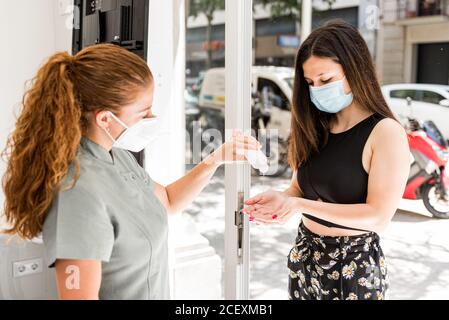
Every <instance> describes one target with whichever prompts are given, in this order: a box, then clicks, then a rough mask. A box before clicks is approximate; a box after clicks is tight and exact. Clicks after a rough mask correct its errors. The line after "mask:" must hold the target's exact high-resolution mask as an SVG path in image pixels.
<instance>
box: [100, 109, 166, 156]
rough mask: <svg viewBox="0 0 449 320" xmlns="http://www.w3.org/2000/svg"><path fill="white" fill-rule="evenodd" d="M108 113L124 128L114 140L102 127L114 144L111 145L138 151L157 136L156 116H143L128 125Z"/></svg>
mask: <svg viewBox="0 0 449 320" xmlns="http://www.w3.org/2000/svg"><path fill="white" fill-rule="evenodd" d="M109 113H110V114H111V116H112V117H113V118H114V119H115V120H116V121H117V122H118V123H120V124H121V125H122V126H123V127H124V128H126V129H125V131H123V133H122V134H121V135H120V136H119V137H118V138H117V140H115V139H114V138H113V137H112V136H111V134H110V133H109V132H108V131H107V130H106V129H104V130H105V132H106V134H107V135H108V136H109V137H110V138H111V139H112V141H114V144H113V145H112V146H113V147H115V148H120V149H125V150H129V151H132V152H140V151H142V150H143V149H144V148H145V147H146V146H147V145H148V144H149V143H150V142H151V141H152V140H154V139H155V138H156V137H157V134H158V131H159V126H158V121H157V119H156V118H145V119H142V120H140V121H139V122H137V123H136V124H135V125H133V126H131V127H128V126H127V125H126V124H125V123H123V121H121V120H120V119H119V118H117V117H116V116H115V115H114V114H113V113H112V112H109Z"/></svg>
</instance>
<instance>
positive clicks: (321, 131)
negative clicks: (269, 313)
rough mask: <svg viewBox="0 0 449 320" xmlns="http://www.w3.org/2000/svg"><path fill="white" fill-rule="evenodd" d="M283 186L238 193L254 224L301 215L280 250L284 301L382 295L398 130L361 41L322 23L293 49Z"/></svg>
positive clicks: (402, 139) (398, 186)
mask: <svg viewBox="0 0 449 320" xmlns="http://www.w3.org/2000/svg"><path fill="white" fill-rule="evenodd" d="M289 162H290V166H291V167H292V169H293V170H294V173H293V177H292V180H291V185H290V187H289V188H288V189H287V190H285V191H283V192H279V191H273V190H269V191H266V192H263V193H261V194H259V195H256V196H255V197H253V198H251V199H248V200H247V201H246V204H247V205H248V206H247V207H246V208H245V209H244V212H246V213H248V214H249V215H250V216H251V217H252V218H251V220H253V221H256V222H259V223H283V222H285V221H286V220H288V219H289V218H291V217H292V215H294V214H296V213H299V212H301V213H302V220H301V223H300V225H299V227H298V236H297V237H296V242H295V245H294V247H293V248H292V249H291V251H290V253H289V255H288V267H289V269H290V275H289V298H290V299H384V298H385V295H386V292H387V289H388V287H389V285H388V276H387V267H386V264H385V257H384V255H383V252H382V249H381V246H380V243H379V235H378V233H380V232H382V231H384V229H385V228H386V227H387V226H388V224H389V222H390V221H391V219H392V217H393V215H394V213H395V211H396V209H397V207H398V204H399V201H400V199H401V197H402V194H403V192H404V189H405V185H406V181H407V177H408V173H409V148H408V143H407V136H406V133H405V130H404V129H403V128H402V127H401V125H400V124H399V122H398V121H397V120H396V119H395V118H394V116H393V114H392V112H391V110H390V109H389V107H388V106H387V104H386V102H385V100H384V98H383V96H382V93H381V90H380V86H379V83H378V80H377V78H376V74H375V69H374V66H373V62H372V59H371V56H370V53H369V50H368V48H367V45H366V43H365V41H364V40H363V38H362V37H361V35H360V33H359V32H358V30H357V29H356V28H354V27H353V26H351V25H349V24H347V23H345V22H342V21H332V22H330V23H328V24H326V25H325V26H323V27H321V28H318V29H316V30H315V31H313V32H312V33H311V34H310V36H309V37H308V38H307V39H306V40H305V41H304V43H303V44H302V45H301V47H300V48H299V51H298V54H297V57H296V74H295V80H294V89H293V107H292V123H291V136H290V143H289Z"/></svg>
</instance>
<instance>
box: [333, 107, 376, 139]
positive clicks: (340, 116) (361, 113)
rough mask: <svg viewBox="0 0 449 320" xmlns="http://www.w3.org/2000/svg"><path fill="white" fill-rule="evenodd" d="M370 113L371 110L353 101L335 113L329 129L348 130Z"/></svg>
mask: <svg viewBox="0 0 449 320" xmlns="http://www.w3.org/2000/svg"><path fill="white" fill-rule="evenodd" d="M371 114H372V112H371V111H369V110H365V109H363V108H362V107H360V106H359V105H358V104H357V103H355V102H353V103H352V104H351V105H349V106H348V107H346V108H344V109H343V110H341V111H340V112H337V113H336V114H335V118H334V120H333V121H332V123H331V130H332V131H338V132H340V131H345V130H348V129H349V128H351V127H353V126H354V125H355V124H357V123H359V122H360V121H361V120H363V119H365V118H367V117H368V116H370V115H371Z"/></svg>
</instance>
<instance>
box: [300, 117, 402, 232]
mask: <svg viewBox="0 0 449 320" xmlns="http://www.w3.org/2000/svg"><path fill="white" fill-rule="evenodd" d="M374 130H375V131H374V132H373V133H374V134H373V144H372V145H373V147H372V158H371V165H370V172H369V178H368V195H367V199H366V203H362V204H332V203H325V202H321V201H311V200H307V199H302V198H297V206H298V208H300V209H301V210H302V211H303V212H307V213H310V214H311V215H314V216H316V217H319V218H322V219H324V220H327V221H330V222H334V223H337V224H341V225H344V226H348V227H354V228H358V229H365V230H370V231H376V232H381V231H383V230H384V229H385V228H386V227H387V225H388V223H389V222H390V220H391V219H392V218H393V215H394V214H395V212H396V209H397V207H398V205H399V201H400V200H401V198H402V195H403V193H404V189H405V186H406V183H407V178H408V175H409V170H410V167H409V157H410V149H409V147H408V140H407V135H406V133H405V130H404V129H403V128H402V126H401V125H400V124H399V123H398V122H396V121H394V120H393V119H385V120H382V121H381V122H380V123H379V124H378V125H377V126H376V127H375V128H374Z"/></svg>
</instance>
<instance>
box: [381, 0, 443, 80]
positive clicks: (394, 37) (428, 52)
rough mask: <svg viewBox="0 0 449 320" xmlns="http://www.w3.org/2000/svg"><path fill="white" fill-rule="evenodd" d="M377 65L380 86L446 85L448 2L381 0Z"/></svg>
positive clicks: (440, 0) (433, 0) (438, 0)
mask: <svg viewBox="0 0 449 320" xmlns="http://www.w3.org/2000/svg"><path fill="white" fill-rule="evenodd" d="M381 6H382V8H381V9H382V10H381V11H382V12H383V15H382V18H383V19H382V22H381V26H380V30H379V37H378V43H379V48H378V49H379V52H378V57H377V65H378V66H379V73H380V76H381V79H382V82H383V83H384V84H390V83H402V82H406V83H409V82H410V83H414V82H417V83H434V84H445V85H447V84H449V1H448V0H384V1H381Z"/></svg>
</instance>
